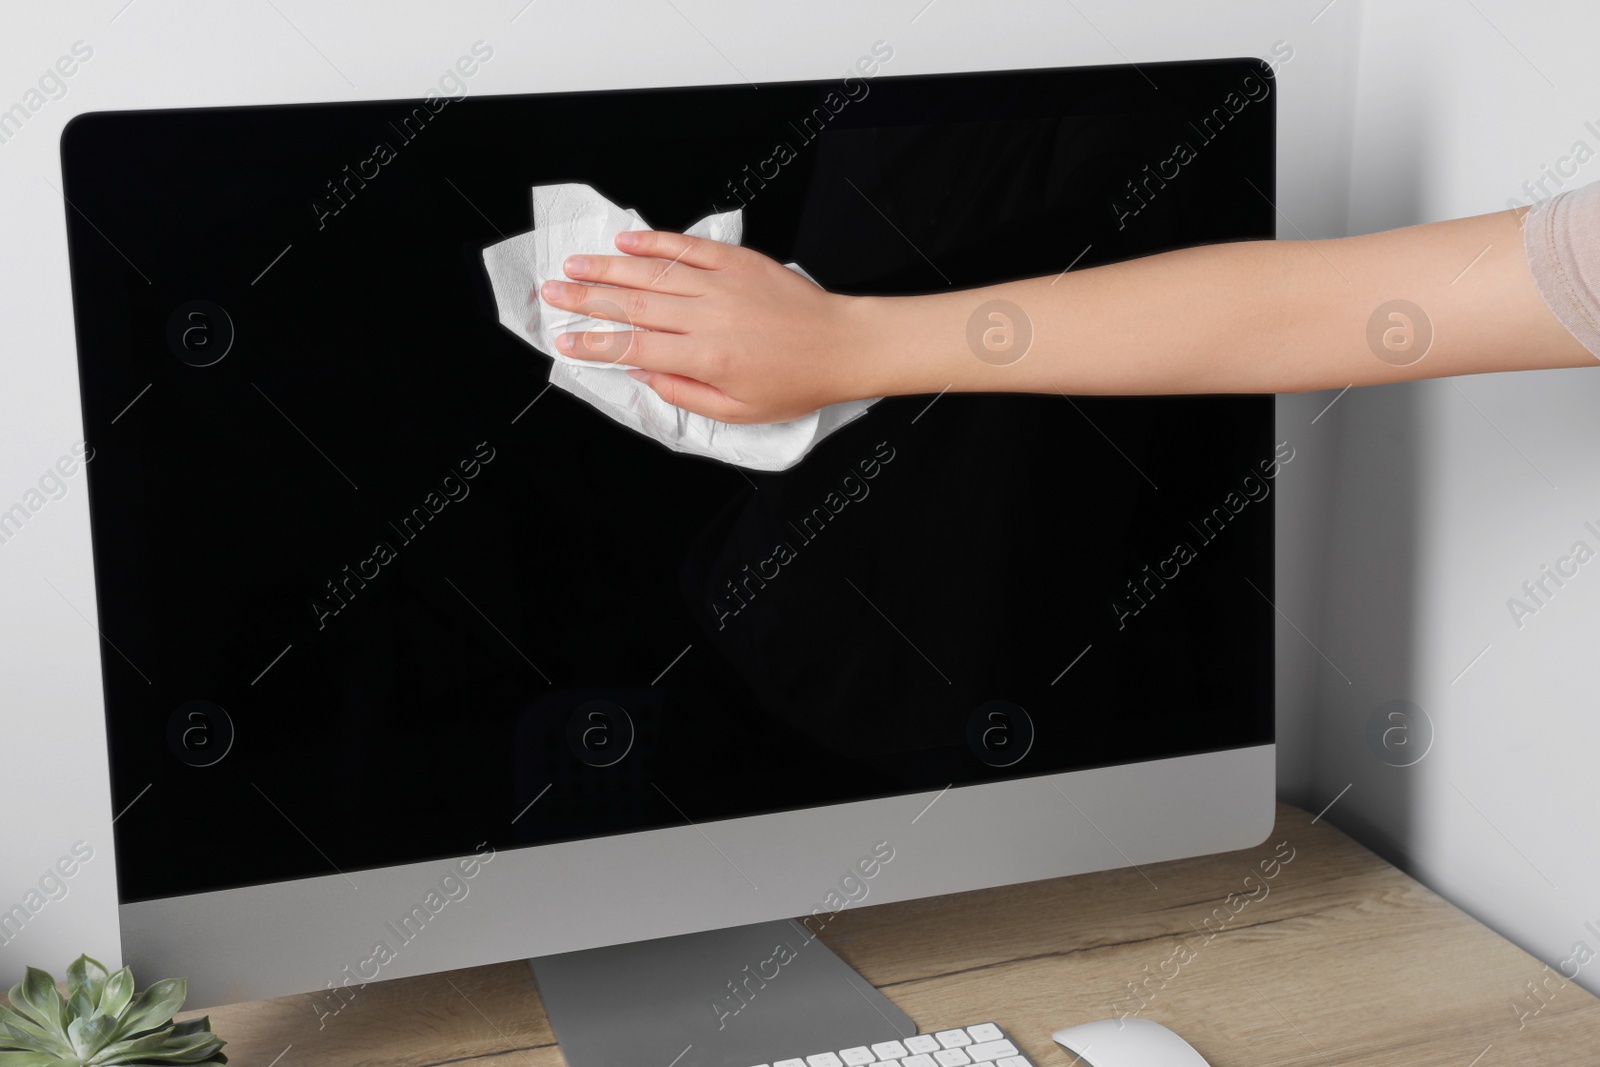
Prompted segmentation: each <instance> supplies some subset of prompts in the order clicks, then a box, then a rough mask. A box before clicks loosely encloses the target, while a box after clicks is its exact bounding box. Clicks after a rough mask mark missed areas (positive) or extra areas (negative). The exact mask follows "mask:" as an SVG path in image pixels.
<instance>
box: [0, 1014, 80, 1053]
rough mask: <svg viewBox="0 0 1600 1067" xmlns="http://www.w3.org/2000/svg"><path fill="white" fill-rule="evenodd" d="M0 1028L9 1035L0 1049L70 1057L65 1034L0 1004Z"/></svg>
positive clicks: (70, 1050)
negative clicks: (16, 1049) (14, 1049)
mask: <svg viewBox="0 0 1600 1067" xmlns="http://www.w3.org/2000/svg"><path fill="white" fill-rule="evenodd" d="M0 1026H4V1027H5V1031H6V1033H7V1034H9V1035H11V1039H10V1040H9V1041H4V1042H3V1043H0V1048H10V1047H13V1046H14V1047H16V1048H18V1049H22V1050H24V1051H29V1052H49V1053H52V1054H55V1055H58V1056H66V1055H70V1054H71V1052H72V1045H71V1044H70V1043H69V1042H68V1041H67V1035H66V1034H58V1033H56V1032H55V1031H54V1030H51V1029H46V1028H45V1027H42V1026H40V1025H39V1024H38V1023H36V1022H34V1021H33V1020H32V1019H29V1018H28V1017H27V1016H25V1015H21V1014H19V1013H17V1012H14V1011H12V1010H11V1009H10V1008H7V1007H6V1006H5V1005H3V1004H0Z"/></svg>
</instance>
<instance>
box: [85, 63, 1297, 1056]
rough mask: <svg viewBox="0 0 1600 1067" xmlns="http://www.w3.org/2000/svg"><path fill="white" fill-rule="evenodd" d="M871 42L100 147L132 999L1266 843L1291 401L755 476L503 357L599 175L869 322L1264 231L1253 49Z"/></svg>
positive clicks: (1002, 425)
mask: <svg viewBox="0 0 1600 1067" xmlns="http://www.w3.org/2000/svg"><path fill="white" fill-rule="evenodd" d="M885 47H886V46H885ZM883 58H884V57H882V56H879V57H878V59H879V60H882V59H883ZM870 59H871V57H870V56H864V57H863V62H862V63H861V64H859V65H858V66H856V67H854V68H852V69H851V71H850V72H849V76H848V77H846V78H844V79H842V80H840V79H833V80H826V81H812V82H791V83H775V84H763V85H761V86H760V87H759V89H758V88H756V87H752V86H750V85H745V84H738V85H732V86H717V87H708V88H674V89H656V90H637V91H635V90H630V91H625V92H590V93H573V94H547V95H529V96H505V97H473V98H470V99H451V98H448V97H436V96H434V97H430V98H429V99H427V100H425V101H382V102H363V103H338V104H319V105H294V106H270V107H247V108H208V109H182V110H165V111H138V112H102V113H95V114H89V115H84V116H81V117H79V118H76V119H75V120H73V121H72V122H71V123H70V125H69V127H68V128H67V130H66V131H65V133H64V134H63V139H62V166H63V177H64V181H65V183H66V184H65V193H66V199H67V201H68V205H69V206H68V207H67V208H66V212H67V214H66V219H67V226H68V232H69V240H70V253H71V270H72V283H73V294H74V305H75V309H76V323H77V341H78V351H79V361H80V371H81V386H82V398H83V418H84V427H85V430H84V433H85V436H86V438H87V440H88V441H89V443H90V445H91V446H92V448H93V459H92V461H91V462H90V463H89V465H88V479H89V480H88V485H89V492H90V506H91V524H92V534H93V546H94V559H95V571H96V586H97V595H98V610H99V620H100V628H101V630H102V631H103V634H104V640H103V643H102V645H101V669H102V671H103V678H104V693H105V703H106V723H107V736H108V740H109V751H110V765H111V773H112V787H113V788H112V793H113V797H114V803H115V807H116V809H117V810H118V811H120V812H121V815H120V817H119V818H118V819H117V821H116V826H115V832H116V840H115V845H116V862H117V871H118V884H119V894H120V900H121V921H122V931H123V942H124V955H125V958H126V959H127V960H128V961H129V962H131V963H132V964H133V965H134V966H135V967H136V968H137V969H138V970H139V971H140V973H144V974H161V975H168V974H171V975H186V976H187V977H188V978H189V981H190V989H191V991H192V994H193V1001H194V1002H195V1003H198V1004H217V1003H224V1002H230V1001H237V1000H242V999H248V998H254V997H260V996H266V995H275V994H284V993H290V992H306V993H309V994H311V995H312V996H313V998H314V999H316V1001H317V1002H318V1003H321V1004H323V1005H325V1006H326V1010H327V1012H328V1013H330V1014H332V1013H335V1012H336V1009H337V1007H338V1005H339V1004H341V1003H342V1001H341V999H340V998H341V997H342V996H348V995H349V991H350V990H351V989H352V988H354V987H358V986H359V984H360V983H361V982H365V981H372V980H381V979H387V978H391V977H399V976H402V975H412V974H419V973H427V972H433V971H438V970H442V969H446V968H456V967H462V966H467V965H473V964H480V963H487V962H491V961H498V960H507V959H514V958H519V957H541V958H547V957H553V956H558V955H561V956H562V958H563V959H564V960H566V961H567V962H568V963H571V962H573V961H574V960H579V961H581V959H582V958H584V957H574V956H568V955H563V954H570V953H578V952H581V951H583V950H596V949H600V948H602V947H604V946H619V945H629V944H635V943H639V942H645V941H650V940H651V939H659V938H664V937H668V936H671V935H686V934H693V933H696V932H700V931H712V930H725V929H728V928H738V927H743V926H745V925H746V924H757V923H762V922H767V921H773V920H781V919H783V918H785V917H795V916H799V917H803V918H804V919H805V925H804V926H803V927H800V928H798V929H799V930H803V931H804V933H800V934H798V936H799V937H801V939H802V942H803V943H804V939H805V936H806V934H808V933H809V934H813V935H814V934H815V933H817V932H819V931H822V930H824V928H825V926H826V923H827V922H828V921H829V917H830V916H832V915H835V914H837V913H838V912H839V911H841V910H843V909H846V908H856V907H864V906H871V905H873V904H877V903H881V902H885V901H892V900H900V899H906V898H910V897H916V896H922V895H929V894H942V893H950V892H955V891H960V890H969V889H975V888H979V887H985V886H993V885H999V884H1005V883H1012V882H1018V881H1025V880H1031V879H1039V878H1045V877H1050V876H1058V875H1064V874H1071V873H1076V872H1082V871H1089V870H1096V869H1103V868H1108V867H1116V866H1122V865H1126V864H1144V863H1149V862H1153V861H1156V860H1162V859H1168V858H1173V857H1179V856H1185V855H1194V854H1201V853H1209V852H1215V851H1222V850H1229V849H1236V848H1242V847H1247V846H1250V845H1253V844H1256V843H1258V842H1260V841H1261V840H1262V839H1264V837H1265V836H1266V835H1267V834H1268V832H1269V831H1270V827H1271V825H1272V821H1273V804H1274V796H1273V781H1274V771H1273V719H1272V693H1273V685H1272V682H1273V608H1272V605H1271V598H1272V595H1273V571H1272V562H1273V553H1272V535H1273V521H1272V500H1271V495H1272V493H1271V491H1272V484H1273V483H1272V478H1273V476H1274V475H1275V474H1276V473H1277V471H1278V469H1279V467H1280V466H1281V463H1283V462H1286V461H1287V459H1288V458H1289V457H1290V456H1291V455H1292V452H1286V451H1285V449H1284V448H1282V447H1280V446H1278V445H1276V444H1275V438H1274V434H1273V429H1274V427H1273V400H1272V398H1271V397H1268V396H1205V397H1144V398H1133V397H1110V396H1068V395H1048V396H1024V395H957V394H948V395H946V394H937V395H932V396H919V397H897V398H889V399H885V400H883V401H881V402H880V403H878V404H877V405H876V406H874V407H873V408H872V409H871V410H870V411H869V412H867V413H866V414H865V415H864V416H862V417H861V418H859V419H857V420H856V421H854V422H852V423H850V424H849V425H847V426H845V427H844V428H842V429H840V430H838V431H837V432H836V433H834V434H833V435H832V436H830V437H828V438H827V439H826V440H824V441H822V442H821V443H820V444H819V445H818V446H817V447H816V448H815V449H814V450H813V451H812V452H811V453H810V454H809V455H808V456H806V457H805V459H804V460H803V461H802V462H800V463H799V464H797V465H796V466H794V467H792V468H790V469H788V470H785V471H781V472H772V473H764V472H759V471H751V470H743V469H739V468H737V467H734V466H731V465H728V464H725V463H720V462H716V461H712V460H707V459H703V458H698V457H694V456H689V455H684V454H681V453H677V452H673V451H670V450H668V449H666V448H664V447H662V446H661V445H659V444H657V443H655V442H653V441H650V440H647V439H645V438H643V437H641V436H639V435H637V434H635V433H633V432H631V431H630V430H628V429H626V428H624V427H622V426H620V425H619V424H617V423H615V422H613V421H612V420H610V419H609V418H607V417H605V416H604V415H603V414H601V413H600V412H597V411H596V410H594V409H593V408H591V407H589V406H588V405H586V404H584V403H582V402H580V401H578V400H577V399H575V398H573V397H572V396H570V395H568V394H566V393H564V392H562V391H561V390H558V389H549V388H548V387H547V378H548V371H549V360H548V359H547V358H546V357H544V356H542V355H540V354H539V353H538V352H536V351H534V350H533V349H532V348H531V347H530V346H529V345H528V344H527V343H526V340H525V339H524V338H523V337H519V336H517V335H515V334H514V333H513V332H512V331H510V330H508V329H506V328H504V327H502V326H500V325H499V324H498V323H497V321H496V313H495V307H494V305H493V301H492V297H491V295H490V290H489V287H488V284H487V281H486V278H485V276H484V269H483V264H482V259H481V254H482V250H483V249H484V248H485V247H486V246H487V245H490V244H493V243H495V242H498V241H501V240H503V239H504V238H505V237H507V236H508V235H511V234H514V233H517V232H520V231H524V230H526V229H528V228H530V226H531V225H532V219H531V218H530V196H529V189H530V187H532V186H536V185H543V184H549V183H555V182H584V183H587V184H589V185H591V186H593V187H594V188H595V189H596V190H597V191H599V192H601V193H602V194H603V195H605V196H607V197H608V198H610V199H611V200H613V201H615V202H616V203H618V204H621V205H624V206H629V207H633V208H636V209H638V211H639V212H640V213H641V214H642V215H643V217H644V218H646V219H647V220H649V221H650V222H651V223H652V224H654V225H657V226H661V227H663V228H681V227H684V226H686V225H688V224H689V223H690V222H692V221H693V220H694V219H697V218H699V217H701V216H703V215H705V214H707V213H708V212H711V211H713V210H726V209H729V208H733V207H741V208H742V212H743V218H744V223H745V231H744V242H745V243H746V244H748V245H750V246H752V247H755V248H757V249H759V250H761V251H762V252H765V253H767V254H769V255H771V256H773V257H775V258H777V259H779V260H780V261H783V262H789V261H794V262H797V263H798V264H799V265H800V266H802V267H803V268H805V270H807V271H808V272H809V273H810V274H811V275H813V276H814V277H815V278H816V279H817V280H818V282H819V283H820V284H822V285H823V286H825V287H827V288H829V289H831V290H838V291H847V292H859V293H879V294H905V293H918V292H930V291H945V290H950V289H960V288H964V287H970V286H976V285H980V284H985V283H991V282H996V281H1001V280H1004V279H1008V278H1017V277H1027V276H1038V275H1045V274H1050V275H1055V274H1060V273H1063V272H1065V271H1067V270H1068V269H1069V268H1070V269H1072V270H1083V269H1086V268H1089V267H1091V266H1094V265H1096V264H1101V263H1107V262H1111V261H1116V260H1123V259H1127V258H1130V257H1134V256H1139V255H1144V254H1149V253H1153V252H1157V251H1161V250H1165V249H1170V248H1174V247H1178V246H1184V245H1192V244H1199V243H1206V242H1216V241H1226V240H1235V239H1245V238H1270V237H1271V236H1272V234H1273V229H1274V211H1273V207H1272V202H1271V198H1272V197H1273V195H1274V182H1273V176H1274V175H1273V163H1274V136H1273V132H1274V119H1273V116H1274V110H1275V95H1274V83H1273V81H1272V76H1271V70H1270V68H1269V67H1268V66H1267V65H1266V64H1264V63H1262V62H1259V61H1256V60H1249V59H1239V60H1217V61H1205V62H1184V63H1163V64H1154V65H1145V66H1143V67H1132V66H1111V67H1097V68H1075V69H1055V70H1028V71H1015V72H995V73H969V74H951V75H937V76H891V75H889V74H888V73H887V72H886V71H884V70H883V68H882V64H881V62H870V61H869V60H870ZM1116 357H1117V353H1115V352H1107V353H1095V352H1086V353H1083V354H1082V356H1081V358H1083V359H1086V360H1088V359H1098V358H1116ZM862 358H870V353H862ZM974 358H977V357H976V356H975V357H974ZM1024 358H1026V357H1024ZM135 801H136V803H135ZM758 940H759V939H758ZM703 943H709V942H703ZM764 943H766V944H768V945H770V944H771V941H770V940H768V941H766V942H764ZM656 944H657V947H659V946H660V945H661V944H663V943H660V942H657V943H656ZM613 951H615V950H613ZM808 951H809V950H808ZM824 951H825V950H822V949H820V948H819V950H818V954H817V955H818V956H819V958H820V957H821V954H822V953H823V952H824ZM587 958H589V959H600V958H601V957H600V956H591V957H587ZM745 958H746V959H748V958H749V957H745ZM555 970H556V969H555V968H554V967H552V970H550V971H549V972H548V973H549V974H554V973H555ZM569 970H570V968H569ZM719 973H721V972H719ZM736 974H737V969H735V971H734V973H732V974H729V975H728V977H729V978H730V979H731V978H733V977H734V976H735V975H736ZM352 983H354V986H353V985H352ZM557 984H559V983H558V981H557V979H554V978H552V979H551V981H550V988H546V987H545V975H544V974H541V988H542V989H544V991H545V996H546V1001H547V1003H554V1002H556V1001H559V1000H560V999H561V998H560V996H559V995H558V994H557V993H556V991H555V990H554V986H555V985H557ZM718 984H719V985H720V984H721V983H718ZM736 992H737V991H736V990H735V989H734V987H733V984H732V983H731V982H730V983H728V988H726V989H714V990H709V991H706V992H705V994H704V996H703V998H702V997H701V991H700V990H695V991H694V992H693V997H692V999H696V1002H697V1003H698V1002H701V1001H702V1000H703V1002H704V1003H705V1004H706V1005H708V1006H710V1009H709V1012H702V1013H701V1014H703V1015H704V1014H711V1015H713V1016H714V1015H715V1014H716V1009H715V1007H714V1005H715V1004H716V1003H717V1002H718V1001H717V998H718V997H722V998H725V999H723V1000H722V1001H721V1003H723V1005H724V1008H725V1009H731V1008H732V1006H733V1005H734V1004H735V1003H739V1002H738V1001H736V1000H729V999H726V998H727V997H728V996H729V994H730V993H736ZM613 1008H615V1006H613ZM697 1010H698V1009H697ZM554 1018H555V1022H556V1026H557V1034H558V1036H560V1037H561V1039H562V1041H563V1044H564V1045H565V1044H567V1041H568V1038H567V1034H566V1033H564V1032H563V1030H562V1026H563V1023H562V1019H561V1017H560V1016H554ZM569 1018H575V1016H572V1015H569ZM723 1021H724V1022H725V1021H726V1020H725V1018H724V1020H723ZM815 1021H816V1020H815V1018H813V1019H812V1022H813V1024H814V1023H815ZM725 1028H726V1027H725ZM732 1029H737V1028H732ZM570 1032H573V1033H576V1024H573V1027H572V1029H571V1031H570ZM703 1054H704V1055H705V1056H707V1057H708V1058H706V1059H704V1060H701V1059H698V1057H699V1056H700V1055H702V1053H696V1054H695V1055H693V1056H690V1057H689V1058H688V1059H686V1060H685V1061H684V1064H683V1067H694V1065H695V1064H696V1063H699V1062H705V1063H711V1062H721V1061H719V1060H717V1059H716V1053H715V1051H714V1050H711V1049H707V1050H704V1051H703ZM568 1055H569V1058H573V1057H572V1051H571V1050H570V1049H569V1051H568ZM730 1055H732V1054H731V1053H730ZM574 1062H577V1060H576V1059H574ZM663 1062H665V1060H663ZM731 1062H737V1061H731ZM749 1062H756V1061H754V1060H751V1061H749Z"/></svg>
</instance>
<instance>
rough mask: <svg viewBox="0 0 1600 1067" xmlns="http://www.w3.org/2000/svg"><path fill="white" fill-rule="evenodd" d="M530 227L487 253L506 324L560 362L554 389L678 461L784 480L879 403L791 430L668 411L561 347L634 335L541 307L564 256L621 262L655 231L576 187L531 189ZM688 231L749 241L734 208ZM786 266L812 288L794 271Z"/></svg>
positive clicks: (789, 425) (817, 415)
mask: <svg viewBox="0 0 1600 1067" xmlns="http://www.w3.org/2000/svg"><path fill="white" fill-rule="evenodd" d="M533 227H534V228H533V229H531V230H529V231H528V232H526V233H519V234H517V235H516V236H515V237H511V238H508V239H507V240H504V241H501V242H500V243H499V244H494V245H490V246H489V247H488V248H485V249H484V250H483V264H484V267H485V268H486V269H487V270H488V273H489V283H490V285H491V286H492V288H493V289H494V299H495V306H496V307H497V308H498V310H499V313H500V324H501V325H502V326H504V327H505V328H506V329H508V330H510V331H511V332H513V333H515V334H516V335H517V336H518V337H521V338H522V339H523V340H524V341H526V342H528V344H530V345H532V346H533V347H534V348H536V349H538V350H539V351H541V352H543V353H544V354H545V355H547V356H550V357H551V358H552V359H553V360H554V361H555V362H554V363H553V364H552V366H551V368H550V384H552V385H555V386H558V387H560V388H562V389H565V390H566V391H567V392H569V393H571V394H572V395H573V396H576V397H578V398H580V399H582V400H586V401H588V402H589V403H590V404H592V405H594V406H595V407H596V408H598V409H600V410H601V411H603V412H605V414H607V415H609V416H610V417H611V418H613V419H615V420H616V421H617V422H620V423H622V425H624V426H626V427H628V428H629V429H632V430H636V431H638V432H639V433H641V434H643V435H645V436H646V437H650V438H653V439H654V440H657V441H660V442H661V443H662V444H664V445H666V446H667V447H668V448H671V449H674V450H676V451H678V452H686V453H689V454H691V455H697V456H707V457H709V458H711V459H719V460H722V461H724V462H727V463H732V464H734V465H736V466H740V467H748V468H750V469H751V470H761V471H781V470H787V469H788V468H790V467H792V466H794V465H795V464H796V463H799V462H800V461H801V460H802V459H804V458H805V456H806V453H808V452H810V451H811V449H812V448H813V447H814V446H815V445H816V444H817V442H818V441H821V440H822V439H823V438H824V437H826V436H828V435H829V434H830V433H832V432H833V431H834V430H837V429H838V428H839V427H841V426H843V425H845V424H846V423H848V422H850V421H851V420H852V419H855V418H856V417H857V416H859V415H861V414H862V413H863V412H865V411H866V410H867V408H869V407H871V406H872V405H873V404H875V403H877V401H876V400H852V401H849V402H847V403H843V404H832V405H829V406H828V407H825V408H823V409H822V410H821V411H814V412H812V413H811V414H809V415H806V416H804V417H802V418H798V419H795V420H794V421H792V422H777V423H762V424H755V423H749V424H746V423H728V422H718V421H717V420H715V419H709V418H707V417H705V416H704V415H696V414H693V413H691V412H688V411H685V410H683V409H682V408H678V407H673V406H672V405H671V404H668V403H667V402H666V401H664V400H662V399H661V398H660V397H659V396H657V395H656V394H655V392H654V391H653V390H651V389H650V388H649V387H648V386H646V385H644V384H643V383H642V382H637V381H635V380H634V379H633V378H631V377H629V376H628V375H627V374H626V373H625V371H626V369H627V367H628V364H626V363H596V362H593V361H592V360H583V359H574V358H572V357H571V356H566V355H563V354H562V353H561V352H560V351H559V350H557V348H556V345H555V340H556V338H557V337H558V336H560V335H561V334H563V333H575V332H580V331H584V330H604V331H610V330H625V329H628V328H629V327H628V326H627V325H625V324H623V323H619V322H612V321H610V320H606V319H592V318H589V317H588V316H586V315H579V314H577V313H575V312H571V311H563V310H562V309H560V308H556V307H551V306H550V305H549V304H546V303H545V302H544V301H543V300H542V299H541V298H540V296H539V292H540V287H541V286H543V285H544V283H545V282H546V281H547V280H555V281H565V280H567V276H566V274H565V272H564V271H563V270H562V269H561V265H562V263H563V262H565V261H566V258H567V257H568V256H572V255H578V254H587V255H618V254H620V253H619V252H618V250H617V246H616V243H615V241H614V240H613V239H614V238H615V237H616V235H617V234H619V233H621V232H622V231H623V230H648V229H651V227H650V226H649V224H647V223H646V222H645V221H644V219H642V218H640V217H639V213H638V212H637V211H634V210H633V209H632V208H627V209H624V208H620V207H618V206H617V205H616V204H613V203H612V202H611V201H609V200H607V199H606V198H605V197H603V196H601V195H600V194H599V193H597V192H595V191H594V190H593V189H592V188H590V187H589V186H587V185H583V184H580V183H571V184H563V185H536V186H534V187H533ZM684 232H685V233H687V234H689V235H690V236H693V237H709V238H711V239H712V240H714V241H722V242H724V243H726V244H738V243H739V242H740V241H741V240H742V238H743V236H744V219H743V217H742V216H741V214H740V209H738V208H735V209H734V210H732V211H725V212H722V213H721V214H717V215H707V216H706V217H705V218H703V219H701V220H700V221H699V222H696V223H695V224H694V225H693V226H690V227H689V228H688V229H687V230H685V231H684ZM786 266H787V267H788V268H789V269H790V270H793V271H795V272H796V273H798V274H800V275H801V276H802V277H804V278H806V279H807V280H808V281H811V280H812V279H811V276H810V275H809V274H806V272H805V271H803V270H801V269H800V268H799V267H798V266H797V265H795V264H793V263H789V264H786Z"/></svg>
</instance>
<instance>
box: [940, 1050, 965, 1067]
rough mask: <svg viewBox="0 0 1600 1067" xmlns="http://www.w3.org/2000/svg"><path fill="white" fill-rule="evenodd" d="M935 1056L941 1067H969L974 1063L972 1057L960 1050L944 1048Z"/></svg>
mask: <svg viewBox="0 0 1600 1067" xmlns="http://www.w3.org/2000/svg"><path fill="white" fill-rule="evenodd" d="M933 1056H934V1059H936V1060H938V1061H939V1067H967V1064H969V1063H971V1062H972V1057H971V1056H968V1055H967V1054H966V1053H965V1052H962V1051H961V1050H960V1049H958V1048H942V1049H940V1050H939V1051H938V1052H935V1053H934V1054H933Z"/></svg>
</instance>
